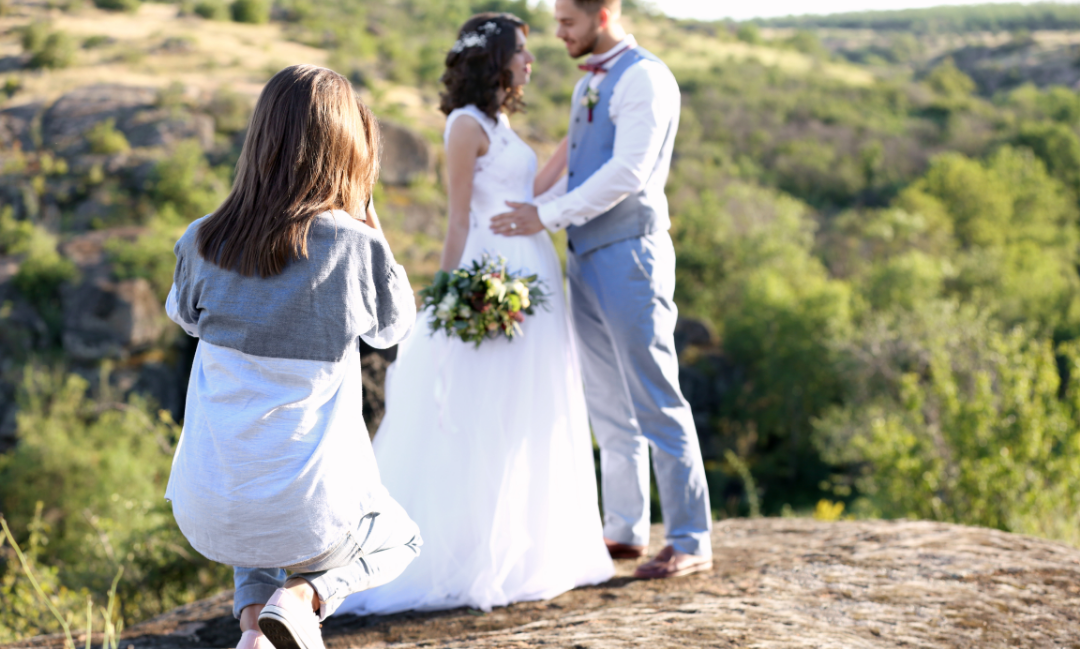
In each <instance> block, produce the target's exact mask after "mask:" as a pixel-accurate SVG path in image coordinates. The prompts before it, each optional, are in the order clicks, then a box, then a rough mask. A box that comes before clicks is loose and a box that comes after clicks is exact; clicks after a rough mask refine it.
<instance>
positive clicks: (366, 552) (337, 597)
mask: <svg viewBox="0 0 1080 649" xmlns="http://www.w3.org/2000/svg"><path fill="white" fill-rule="evenodd" d="M387 501H388V502H387V503H386V505H385V506H384V507H383V510H384V511H381V512H372V513H370V514H368V515H367V516H364V517H363V518H362V519H360V524H359V525H357V526H356V530H354V531H352V532H348V533H346V534H345V537H344V538H342V539H341V541H339V542H338V543H336V544H335V545H334V546H333V547H332V548H330V549H329V550H327V551H326V552H324V553H322V554H321V555H319V556H317V557H315V558H313V559H309V560H308V561H304V562H302V563H298V564H296V565H292V566H284V567H281V568H233V581H234V582H235V584H236V593H235V594H234V595H233V615H234V616H236V618H237V619H239V618H240V612H241V611H243V610H244V609H245V608H247V607H248V606H251V605H253V604H258V605H264V604H266V602H268V601H269V600H270V597H271V596H272V595H273V594H274V591H276V590H277V589H279V588H282V587H283V586H284V585H285V579H286V571H288V572H290V573H292V576H293V577H302V578H303V579H305V580H307V582H308V583H310V584H311V587H312V588H314V589H315V592H316V593H317V594H318V596H319V601H320V602H321V607H320V609H319V619H321V620H324V619H326V618H327V617H329V616H330V615H332V614H333V613H334V611H336V610H337V608H338V606H340V605H341V602H343V601H344V600H345V598H346V597H347V596H348V595H351V594H352V593H358V592H360V591H362V590H367V589H369V588H375V587H376V586H382V585H383V584H385V583H387V582H389V581H392V580H393V579H395V578H396V577H398V575H400V574H401V573H402V572H403V571H404V570H405V568H406V567H407V566H408V565H409V564H410V563H411V562H412V560H413V559H415V558H416V557H417V555H419V554H420V546H421V545H422V544H423V541H422V540H421V539H420V531H419V530H418V529H417V527H416V523H414V522H413V521H412V520H411V519H410V518H409V516H408V515H407V514H406V513H405V510H404V509H402V508H401V506H400V505H398V504H397V503H396V502H393V501H392V500H390V499H387ZM391 503H392V504H391Z"/></svg>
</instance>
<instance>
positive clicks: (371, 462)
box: [165, 211, 416, 568]
mask: <svg viewBox="0 0 1080 649" xmlns="http://www.w3.org/2000/svg"><path fill="white" fill-rule="evenodd" d="M204 220H205V218H204V219H199V220H198V221H195V222H194V223H192V224H191V226H190V227H188V229H187V232H185V233H184V235H183V236H182V237H181V238H180V240H179V241H178V242H177V244H176V248H175V252H176V271H175V275H174V279H173V287H172V290H171V291H170V292H169V298H168V301H167V303H166V311H167V312H168V314H169V317H170V318H172V319H173V320H174V321H175V322H176V323H177V324H179V325H180V326H181V327H183V328H184V330H185V331H186V332H187V333H188V334H190V335H192V336H196V337H198V338H199V346H198V350H197V351H196V354H195V362H194V365H193V367H192V369H191V379H190V383H189V387H188V395H187V409H186V414H185V420H184V431H183V434H182V436H181V439H180V443H179V444H178V445H177V449H176V455H175V457H174V458H173V465H172V472H171V474H170V476H169V485H168V488H167V490H166V493H165V497H166V498H167V499H169V500H170V501H172V505H173V515H174V516H175V517H176V522H177V524H178V525H179V526H180V529H181V531H182V532H183V533H184V536H186V537H187V539H188V541H190V542H191V544H192V546H193V547H194V548H195V549H196V550H198V551H199V552H200V553H201V554H203V555H204V556H206V557H207V558H209V559H212V560H214V561H218V562H221V563H225V564H228V565H232V566H242V567H249V568H277V567H284V566H290V565H293V564H296V563H300V562H302V561H305V560H307V559H310V558H312V557H316V556H318V555H320V554H322V553H323V552H325V551H327V550H328V549H330V548H331V546H332V545H333V544H335V543H336V542H338V541H340V540H341V539H342V538H343V537H344V535H345V533H346V532H349V531H351V530H353V529H355V527H356V525H357V524H358V523H359V520H360V518H361V517H363V516H364V515H366V514H368V513H371V512H372V511H376V509H375V508H377V506H378V505H377V503H378V502H380V500H381V499H383V498H386V497H387V496H386V494H385V489H384V488H383V486H382V482H381V480H380V477H379V470H378V467H377V466H376V464H375V455H374V453H373V452H372V450H371V443H370V441H369V439H368V435H367V430H366V429H365V426H364V421H363V396H362V380H361V375H360V351H359V342H358V341H359V339H363V340H364V341H365V342H367V343H368V344H369V345H371V346H373V347H379V348H385V347H389V346H391V345H394V344H396V343H398V342H399V341H401V340H403V339H404V338H405V337H406V336H407V335H408V334H409V332H410V330H411V329H412V325H413V322H414V321H415V319H416V303H415V301H414V297H413V292H412V288H411V287H410V286H409V281H408V278H407V277H406V275H405V269H404V268H402V267H401V266H400V265H399V264H397V263H396V262H395V260H394V256H393V254H392V253H391V251H390V247H389V245H388V244H387V243H386V240H385V239H384V238H383V236H382V234H381V233H379V232H377V231H375V230H373V229H371V228H369V227H368V226H367V225H365V224H362V223H360V222H359V221H357V220H355V219H353V218H352V217H351V216H349V215H348V214H347V213H345V212H341V211H335V212H326V213H324V214H320V215H319V216H318V217H316V218H315V221H314V222H313V223H312V226H311V229H310V231H309V233H308V257H307V258H306V259H299V260H293V261H291V262H289V264H288V265H287V266H286V267H285V270H284V272H282V273H281V274H279V275H275V276H273V277H268V278H261V277H258V276H254V277H244V276H243V275H240V274H239V273H236V272H233V271H229V270H225V269H223V268H221V267H219V266H217V265H215V264H213V263H211V262H209V261H207V260H205V259H203V258H202V257H201V256H200V255H199V253H198V248H197V244H196V233H197V231H198V228H199V226H200V225H201V224H202V222H203V221H204Z"/></svg>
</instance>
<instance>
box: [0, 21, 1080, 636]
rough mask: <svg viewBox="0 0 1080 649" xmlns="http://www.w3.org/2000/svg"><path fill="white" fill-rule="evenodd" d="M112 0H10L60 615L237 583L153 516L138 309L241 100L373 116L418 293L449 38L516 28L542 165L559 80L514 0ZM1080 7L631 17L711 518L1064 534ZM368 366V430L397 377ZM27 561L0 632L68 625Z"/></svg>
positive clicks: (168, 330)
mask: <svg viewBox="0 0 1080 649" xmlns="http://www.w3.org/2000/svg"><path fill="white" fill-rule="evenodd" d="M112 2H113V0H99V4H101V5H105V4H111V3H112ZM116 4H118V5H121V4H122V5H124V6H126V7H127V9H126V10H115V11H114V10H106V9H102V8H99V7H95V6H92V5H91V4H89V3H86V2H78V1H77V0H70V1H69V2H58V1H49V2H45V1H44V0H0V89H2V90H3V94H2V95H0V512H2V513H3V516H4V517H5V519H6V520H7V521H8V522H9V523H10V524H11V525H12V526H13V530H14V532H15V535H16V537H17V539H18V540H19V542H20V543H23V544H24V545H27V546H28V547H32V548H33V553H32V554H33V556H32V557H31V560H32V562H34V564H35V565H37V566H38V570H39V572H40V574H41V578H42V580H43V582H44V586H45V588H46V590H48V592H50V593H51V594H52V595H53V596H54V601H55V603H56V606H58V607H59V608H60V609H61V610H62V611H63V612H64V613H65V614H68V613H70V614H71V615H78V616H83V615H85V606H86V599H85V595H87V594H90V595H92V596H93V597H96V598H98V601H99V602H102V601H103V600H101V597H102V594H103V593H105V592H106V591H107V590H108V588H109V585H110V583H111V580H112V578H113V577H114V575H115V574H116V572H117V570H118V569H119V568H121V567H123V568H124V576H123V579H122V580H121V581H120V585H119V589H120V593H121V597H120V600H119V601H120V602H121V606H120V609H119V613H118V615H119V616H120V617H121V618H122V619H123V620H125V621H126V622H132V621H136V620H140V619H143V618H145V617H147V616H149V615H153V614H156V613H158V612H161V611H163V610H167V609H169V608H172V607H173V606H175V605H177V604H179V603H182V602H186V601H191V600H192V599H193V598H196V597H201V596H203V595H205V594H207V593H211V592H214V591H216V590H218V589H220V588H223V587H225V586H226V585H227V583H228V578H227V573H226V572H224V571H223V570H222V568H221V567H219V566H214V565H213V564H210V563H209V562H206V561H204V560H202V559H200V558H199V557H198V556H197V555H196V554H195V553H194V552H193V551H192V550H191V549H190V547H188V546H187V545H186V543H185V542H184V540H183V538H182V536H181V535H180V534H179V532H178V531H177V530H176V529H175V526H174V524H173V523H172V518H171V514H170V512H169V511H168V509H167V506H166V505H165V503H164V502H163V501H162V500H161V498H160V496H161V493H162V492H163V488H164V483H163V480H164V479H165V476H167V473H168V468H169V458H170V453H171V448H172V445H173V444H175V442H176V439H177V435H178V434H179V430H180V428H179V424H178V423H177V422H182V418H183V398H184V390H185V386H186V378H187V371H188V368H189V366H190V362H191V357H192V354H193V353H194V343H193V342H192V340H191V339H188V338H187V337H186V336H183V335H181V334H180V332H179V330H178V329H177V328H176V327H174V326H172V325H170V324H169V323H167V322H166V321H165V320H164V319H163V316H162V313H161V302H162V300H163V298H164V296H165V294H166V293H167V291H168V289H169V286H170V283H171V277H172V269H173V263H174V258H173V256H172V245H173V243H174V242H175V239H176V237H177V236H178V233H179V232H180V231H182V229H183V228H184V227H186V225H187V224H188V223H190V222H191V220H193V219H195V218H198V217H200V216H202V215H203V214H205V213H207V212H209V211H211V210H213V209H214V208H215V206H216V205H217V204H218V203H219V201H220V200H221V199H222V197H223V196H224V194H225V192H226V191H227V190H228V187H229V184H230V182H231V174H232V167H233V164H234V163H235V160H236V157H237V155H238V148H239V145H240V143H241V142H242V138H243V133H244V129H245V128H246V124H247V118H248V113H249V111H250V109H251V105H252V102H253V101H254V98H255V97H256V96H257V93H258V92H259V89H260V88H261V84H263V83H264V82H265V81H266V80H267V79H268V78H269V77H270V76H271V75H272V74H273V73H275V72H276V71H277V70H278V69H280V68H281V67H283V66H285V65H288V64H292V63H297V62H312V63H318V64H322V65H328V66H331V67H333V68H334V69H337V70H338V71H340V72H342V73H343V74H345V75H347V76H348V78H349V79H350V80H351V81H352V82H353V84H354V86H355V87H356V89H357V91H358V93H359V94H360V96H361V97H362V98H363V99H364V101H365V102H367V103H368V104H369V105H370V106H371V107H372V108H373V109H374V111H375V112H376V113H377V114H378V115H379V117H380V120H381V122H382V124H383V129H384V134H385V136H386V140H385V141H386V143H387V144H386V147H385V148H384V173H383V178H382V182H381V183H380V185H379V187H378V188H377V194H376V201H377V204H378V207H379V213H380V215H381V216H382V218H383V221H384V225H385V227H386V229H387V236H388V239H389V240H390V242H391V244H392V246H393V247H394V249H395V252H396V254H397V255H398V257H399V259H401V260H402V261H403V263H404V264H405V265H406V266H407V268H408V270H409V272H410V275H411V277H412V278H413V281H414V283H415V284H416V285H417V286H419V285H422V284H423V283H424V282H425V281H427V279H428V278H430V276H431V274H432V273H433V272H434V270H435V268H437V264H438V255H439V251H440V248H441V237H442V233H443V228H444V224H443V223H444V214H445V209H446V199H445V188H444V187H443V185H442V179H443V177H444V175H443V172H442V169H441V160H442V159H443V154H442V151H441V145H440V143H441V133H442V128H443V118H442V115H441V114H440V113H439V112H438V110H437V104H438V92H439V86H438V77H439V75H440V74H441V65H442V59H443V56H444V53H445V52H446V50H447V49H448V48H449V46H450V45H451V44H452V42H453V39H454V33H455V28H456V26H457V25H458V24H460V23H461V22H462V21H464V19H465V18H467V17H468V16H469V15H471V13H472V12H475V11H480V10H487V9H499V10H509V11H515V12H518V13H519V14H521V15H522V16H523V17H525V18H526V19H527V20H528V21H529V22H530V24H531V25H533V32H532V34H531V36H530V39H529V47H530V48H531V49H532V51H533V52H534V53H535V54H536V57H537V62H536V64H535V71H534V76H533V81H532V84H531V85H530V86H529V88H528V89H527V91H526V100H527V102H528V111H527V112H526V113H524V114H520V115H515V116H514V117H513V118H512V124H513V126H514V128H515V129H517V130H518V131H519V132H520V133H522V134H523V136H524V137H525V138H526V139H527V140H528V141H529V143H530V144H532V145H533V146H534V147H535V148H536V149H537V150H538V152H539V153H540V157H541V158H544V157H546V156H547V155H549V154H550V152H551V151H552V150H553V148H554V147H555V145H556V143H557V142H558V141H559V140H560V138H561V137H562V136H563V135H564V134H565V132H566V120H567V115H568V112H569V109H570V106H569V102H570V93H571V89H572V87H573V84H574V82H575V81H576V79H577V78H578V75H579V74H580V72H579V71H578V70H577V68H576V65H575V62H573V61H571V60H570V59H569V58H568V57H567V56H566V52H565V48H564V46H563V44H562V43H561V42H560V41H559V40H558V39H556V38H555V36H554V34H553V25H552V17H551V16H550V15H549V14H548V13H547V12H546V10H544V9H543V8H535V7H532V6H531V4H530V3H527V2H525V1H524V0H475V1H474V0H445V1H444V0H393V1H389V2H375V1H374V0H332V1H328V2H321V1H320V2H315V1H305V0H279V1H277V2H274V3H269V2H266V1H264V0H239V1H238V2H235V3H232V4H229V3H226V2H225V1H224V0H200V1H197V2H188V1H185V2H182V3H178V4H167V3H145V4H139V3H138V2H123V3H116ZM628 5H629V3H628ZM1077 11H1080V10H1078V9H1077V7H1076V6H1075V5H1023V6H1020V5H1016V6H1013V5H992V6H985V7H964V8H941V9H935V10H926V11H921V10H920V11H918V12H885V13H882V12H875V13H871V14H865V15H863V14H860V15H851V16H833V17H800V18H792V19H779V20H775V21H767V22H764V23H762V24H761V25H755V24H749V23H748V24H743V25H728V24H726V23H721V22H713V23H702V22H695V21H675V20H669V19H667V18H664V17H662V16H658V15H655V14H650V13H647V12H645V11H644V10H642V9H639V8H634V6H629V8H628V11H627V17H626V19H627V22H628V25H629V26H630V28H631V31H633V32H634V33H635V35H636V36H637V37H638V38H639V40H640V41H641V42H642V43H643V44H644V45H645V46H646V47H647V48H649V49H650V50H652V51H654V52H655V53H657V54H658V55H659V56H661V57H662V58H663V59H664V60H665V61H667V62H668V64H669V65H670V67H671V68H672V70H673V72H674V73H675V75H676V77H677V79H678V81H679V84H680V88H681V91H682V103H683V111H682V118H681V126H680V131H679V135H678V139H677V141H676V149H675V158H674V163H673V167H672V173H671V176H670V180H669V185H668V195H669V198H670V203H671V209H672V216H673V223H674V225H673V228H672V236H673V238H674V240H675V242H676V250H677V254H678V287H677V295H676V301H677V303H678V306H679V309H680V313H681V315H682V316H683V319H682V320H681V321H680V325H679V330H678V343H679V346H680V357H681V360H682V374H681V381H682V384H683V388H684V391H685V393H686V395H687V398H688V399H689V400H690V402H691V404H692V406H693V408H694V411H695V417H696V422H697V425H698V432H699V436H700V439H701V441H702V446H703V450H704V453H705V457H706V466H707V470H708V475H709V480H710V489H711V491H712V496H713V502H714V507H715V514H716V515H717V516H718V517H734V516H743V515H747V514H750V513H752V512H756V511H757V509H758V508H760V510H761V512H762V513H764V514H766V515H799V514H805V513H808V512H811V511H815V509H820V510H821V511H831V512H838V511H839V509H838V507H839V505H838V504H836V503H839V504H842V505H843V506H844V507H845V508H846V509H845V511H846V512H847V513H848V514H850V515H852V516H856V517H886V518H892V517H909V518H927V519H933V520H939V521H947V522H958V523H964V524H973V525H982V526H988V527H996V528H1000V529H1004V530H1009V531H1014V532H1021V533H1026V534H1037V535H1041V536H1044V537H1048V538H1052V539H1058V540H1061V541H1065V542H1068V543H1073V544H1076V543H1078V542H1080V534H1078V533H1077V529H1080V527H1078V526H1077V522H1078V521H1077V520H1076V517H1077V514H1076V512H1077V511H1080V508H1078V507H1077V505H1080V486H1078V485H1080V390H1078V384H1077V379H1076V377H1078V376H1080V343H1078V342H1077V340H1078V339H1080V275H1078V272H1077V267H1078V264H1080V258H1078V255H1080V245H1078V244H1080V222H1078V220H1080V202H1078V200H1080V95H1078V94H1077V92H1076V90H1075V88H1077V87H1080V68H1078V67H1077V66H1076V64H1075V62H1076V61H1077V59H1078V57H1080V26H1078V25H1077V24H1076V23H1075V20H1076V19H1077V18H1076V17H1077ZM234 17H235V18H240V19H243V20H244V21H248V22H238V21H236V20H234V19H233V18H234ZM1023 29H1026V30H1029V31H1027V32H1021V31H1017V30H1023ZM1002 30H1006V31H1007V32H1008V33H1005V32H1003V31H1002ZM364 359H365V367H366V368H367V369H366V372H367V375H366V381H367V382H366V383H365V389H366V393H365V406H366V415H365V417H366V419H367V421H368V423H369V425H371V426H372V427H373V428H374V425H375V424H376V423H377V421H378V418H379V416H380V415H381V408H382V404H381V398H380V395H381V378H382V376H383V373H384V372H385V369H386V366H387V363H388V362H389V358H388V357H385V356H380V355H378V354H375V353H369V354H366V355H365V357H364ZM822 500H826V501H829V502H826V503H824V504H822V503H820V501H822ZM39 502H40V503H41V504H40V505H38V503H39ZM759 504H760V507H759ZM819 505H820V507H819ZM656 510H657V511H658V507H657V508H656ZM17 566H18V562H17V561H16V560H15V558H14V555H13V552H12V551H11V549H10V548H8V547H6V546H3V547H0V601H2V602H3V603H4V605H3V606H0V642H5V641H7V640H13V639H16V638H21V637H26V636H29V635H34V634H37V633H44V632H52V631H56V630H58V628H59V627H58V625H57V623H56V622H55V621H53V620H52V618H51V617H50V616H49V614H48V613H47V611H45V610H44V609H42V608H41V606H40V605H39V604H37V603H36V602H35V600H34V598H33V592H32V589H31V587H30V586H29V584H28V582H27V581H26V580H25V578H24V577H23V576H22V575H21V571H20V570H19V569H18V567H17ZM73 619H82V618H79V617H76V618H73ZM75 624H76V625H79V624H82V623H81V622H75Z"/></svg>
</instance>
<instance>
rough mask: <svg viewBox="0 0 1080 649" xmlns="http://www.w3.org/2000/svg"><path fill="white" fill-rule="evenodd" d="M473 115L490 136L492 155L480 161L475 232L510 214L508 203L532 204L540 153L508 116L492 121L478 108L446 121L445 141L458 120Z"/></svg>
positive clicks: (476, 179)
mask: <svg viewBox="0 0 1080 649" xmlns="http://www.w3.org/2000/svg"><path fill="white" fill-rule="evenodd" d="M462 115H469V116H470V117H472V118H473V119H475V120H476V121H477V122H478V123H479V124H480V126H481V127H482V128H483V129H484V132H485V133H487V136H488V140H489V141H490V144H489V146H488V152H487V153H485V154H484V155H482V156H480V157H479V158H477V159H476V168H475V171H474V175H473V190H472V202H471V203H470V205H469V223H470V225H471V229H473V230H477V229H480V230H487V229H488V225H489V224H490V223H491V219H492V217H494V216H497V215H499V214H502V213H503V212H506V211H508V210H509V209H510V208H509V207H507V205H506V201H515V202H518V203H531V202H532V200H533V179H534V178H535V177H536V152H535V151H533V150H532V147H530V146H529V145H528V144H525V141H524V140H522V139H521V138H520V137H518V134H517V133H515V132H514V131H513V129H511V128H510V121H509V120H508V119H507V118H506V115H505V114H503V113H499V118H498V120H492V119H491V118H490V117H488V116H487V115H485V114H484V113H483V111H481V110H480V109H479V108H477V107H476V106H474V105H472V104H470V105H468V106H465V107H463V108H457V109H455V110H454V111H453V112H451V113H450V115H448V116H447V118H446V131H445V132H444V134H443V141H444V142H445V141H446V140H448V139H449V137H450V127H451V126H452V125H453V124H454V121H455V120H456V119H457V118H458V117H460V116H462Z"/></svg>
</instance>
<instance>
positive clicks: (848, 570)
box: [20, 519, 1080, 649]
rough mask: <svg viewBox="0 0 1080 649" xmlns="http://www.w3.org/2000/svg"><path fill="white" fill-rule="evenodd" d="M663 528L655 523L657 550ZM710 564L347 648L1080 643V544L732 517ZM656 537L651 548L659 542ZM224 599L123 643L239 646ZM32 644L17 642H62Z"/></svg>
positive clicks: (340, 622) (170, 648) (460, 615)
mask: <svg viewBox="0 0 1080 649" xmlns="http://www.w3.org/2000/svg"><path fill="white" fill-rule="evenodd" d="M660 536H661V531H660V530H659V529H657V530H655V541H654V544H653V545H654V546H657V547H658V546H659V543H660ZM713 539H714V540H713V548H714V551H715V553H716V562H715V569H714V570H713V571H711V572H709V573H703V574H699V575H693V576H690V577H686V578H682V579H675V580H670V581H663V582H655V581H639V580H634V579H631V578H630V577H629V576H628V575H629V574H630V573H631V572H632V570H633V567H634V565H635V562H627V561H623V562H619V566H618V568H619V570H618V574H617V576H616V577H615V578H614V579H612V580H611V581H609V582H607V583H605V584H601V585H599V586H594V587H591V588H581V589H578V590H575V591H572V592H569V593H566V594H564V595H562V596H560V597H557V598H555V599H553V600H550V601H546V602H527V603H521V604H515V605H513V606H508V607H505V608H500V609H496V610H494V611H492V612H491V613H481V612H479V611H472V610H468V609H456V610H452V611H442V612H436V613H404V614H399V615H390V616H372V617H356V616H341V617H335V618H332V619H331V620H329V621H328V622H327V623H326V625H325V626H324V629H323V630H324V634H325V637H326V644H327V646H328V647H330V648H331V649H345V648H346V647H391V646H392V647H401V648H411V647H436V646H437V647H465V646H468V647H474V648H494V647H499V648H505V647H539V646H545V647H573V648H576V649H608V648H614V647H649V648H650V649H661V648H667V647H683V648H686V647H759V648H777V647H851V648H862V647H934V648H939V647H956V648H961V647H963V648H968V647H980V648H990V647H1047V648H1049V647H1068V648H1077V649H1080V550H1077V549H1075V548H1071V547H1068V546H1064V545H1061V544H1057V543H1052V542H1049V541H1043V540H1040V539H1034V538H1030V537H1025V536H1018V535H1013V534H1006V533H1003V532H998V531H994V530H986V529H980V528H972V527H962V526H957V525H945V524H938V523H925V522H908V521H894V522H884V521H866V522H840V523H822V522H818V521H813V520H806V519H759V520H729V521H724V522H722V523H718V524H717V526H716V531H715V533H714V536H713ZM657 547H654V548H653V549H654V550H655V549H657ZM230 606H231V596H230V594H229V593H223V594H221V595H219V596H217V597H215V598H211V599H208V600H204V601H201V602H196V603H195V604H192V605H189V606H185V607H183V608H180V609H177V610H175V611H172V612H171V613H169V614H167V615H164V616H161V617H159V618H156V619H154V620H150V621H148V622H145V623H143V624H140V625H138V626H136V627H133V628H131V629H129V630H128V631H127V632H126V633H125V634H124V641H123V642H122V643H121V647H123V649H203V648H209V647H233V646H235V643H236V641H237V639H238V638H239V632H238V629H237V626H236V622H235V621H234V620H233V619H232V616H231V615H230V613H229V611H230ZM57 644H58V643H57V639H56V638H38V639H35V640H32V641H29V642H24V643H20V646H37V647H52V646H57Z"/></svg>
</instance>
